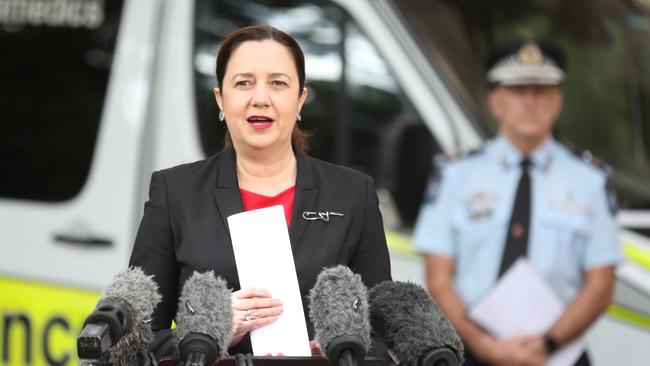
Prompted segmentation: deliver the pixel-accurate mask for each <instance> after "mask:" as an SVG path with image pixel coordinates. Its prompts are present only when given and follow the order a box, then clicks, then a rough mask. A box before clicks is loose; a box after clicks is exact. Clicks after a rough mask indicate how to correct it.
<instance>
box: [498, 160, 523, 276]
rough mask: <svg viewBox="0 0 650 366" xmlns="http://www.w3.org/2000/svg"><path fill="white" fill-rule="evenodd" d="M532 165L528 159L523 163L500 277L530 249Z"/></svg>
mask: <svg viewBox="0 0 650 366" xmlns="http://www.w3.org/2000/svg"><path fill="white" fill-rule="evenodd" d="M530 165H531V161H530V160H528V159H524V160H522V161H521V178H519V185H518V186H517V195H516V196H515V203H514V204H513V205H512V214H511V215H510V223H509V224H508V233H507V237H506V245H505V247H504V248H503V258H502V259H501V267H500V269H499V277H501V275H503V273H504V272H505V271H507V270H508V268H510V266H512V264H513V263H515V261H516V260H517V258H519V257H525V256H526V251H527V249H528V231H529V228H530V175H528V168H529V167H530Z"/></svg>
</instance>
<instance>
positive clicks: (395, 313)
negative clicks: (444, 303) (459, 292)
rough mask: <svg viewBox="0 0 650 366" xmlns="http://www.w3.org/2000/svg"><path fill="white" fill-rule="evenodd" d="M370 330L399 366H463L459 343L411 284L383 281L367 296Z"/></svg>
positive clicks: (429, 301)
mask: <svg viewBox="0 0 650 366" xmlns="http://www.w3.org/2000/svg"><path fill="white" fill-rule="evenodd" d="M368 302H369V303H370V323H371V324H372V329H373V330H374V331H375V332H376V333H377V334H378V335H380V336H382V337H383V338H384V340H385V341H386V345H387V346H388V348H389V354H391V357H393V358H397V360H394V361H395V362H396V363H397V364H400V365H410V366H434V365H435V366H451V365H458V364H462V363H463V352H464V351H463V344H462V342H461V340H460V337H458V334H457V333H456V330H454V328H453V327H452V326H451V324H450V323H449V321H448V320H447V318H446V317H445V316H444V314H443V313H442V312H441V311H440V308H439V307H438V305H437V304H436V303H435V302H434V301H433V299H432V298H431V297H430V296H429V294H428V293H427V292H426V291H425V290H424V289H423V288H422V287H421V286H418V285H416V284H414V283H408V282H398V281H395V282H393V281H384V282H382V283H380V284H378V285H375V286H374V287H373V288H372V289H371V290H370V291H369V293H368Z"/></svg>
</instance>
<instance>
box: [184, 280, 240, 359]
mask: <svg viewBox="0 0 650 366" xmlns="http://www.w3.org/2000/svg"><path fill="white" fill-rule="evenodd" d="M176 325H177V326H176V338H177V339H180V343H179V348H180V356H181V361H183V362H185V366H190V365H191V366H204V365H212V364H213V363H214V362H215V361H217V359H219V358H221V357H223V356H226V355H227V354H228V352H227V351H228V342H229V340H230V337H231V336H232V327H233V312H232V299H231V293H230V290H229V289H228V287H227V286H226V281H224V280H223V279H221V278H218V279H217V278H215V276H214V272H212V271H208V272H205V273H198V272H194V274H193V275H192V276H191V277H190V278H189V279H187V281H185V285H183V290H182V291H181V296H180V298H179V299H178V313H177V314H176Z"/></svg>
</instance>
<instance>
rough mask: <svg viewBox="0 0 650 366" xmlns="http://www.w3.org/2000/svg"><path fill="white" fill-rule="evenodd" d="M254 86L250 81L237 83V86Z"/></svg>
mask: <svg viewBox="0 0 650 366" xmlns="http://www.w3.org/2000/svg"><path fill="white" fill-rule="evenodd" d="M251 85H253V82H252V81H250V80H239V81H238V82H236V83H235V86H251Z"/></svg>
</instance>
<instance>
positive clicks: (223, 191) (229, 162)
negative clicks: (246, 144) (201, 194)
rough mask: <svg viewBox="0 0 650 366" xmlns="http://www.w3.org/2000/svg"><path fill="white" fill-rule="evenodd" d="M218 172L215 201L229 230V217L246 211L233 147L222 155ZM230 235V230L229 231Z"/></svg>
mask: <svg viewBox="0 0 650 366" xmlns="http://www.w3.org/2000/svg"><path fill="white" fill-rule="evenodd" d="M218 169H219V170H218V172H217V185H216V186H215V187H214V188H213V194H214V200H215V202H216V204H217V207H218V208H219V214H220V215H219V216H220V217H221V220H222V221H223V225H224V226H225V227H226V230H228V216H230V215H234V214H236V213H240V212H242V211H244V209H243V207H242V203H241V193H240V192H239V185H238V184H237V170H236V168H235V151H234V150H233V148H232V147H230V148H227V149H225V150H224V151H223V152H222V153H221V161H220V164H219V168H218ZM228 233H230V230H228Z"/></svg>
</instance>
